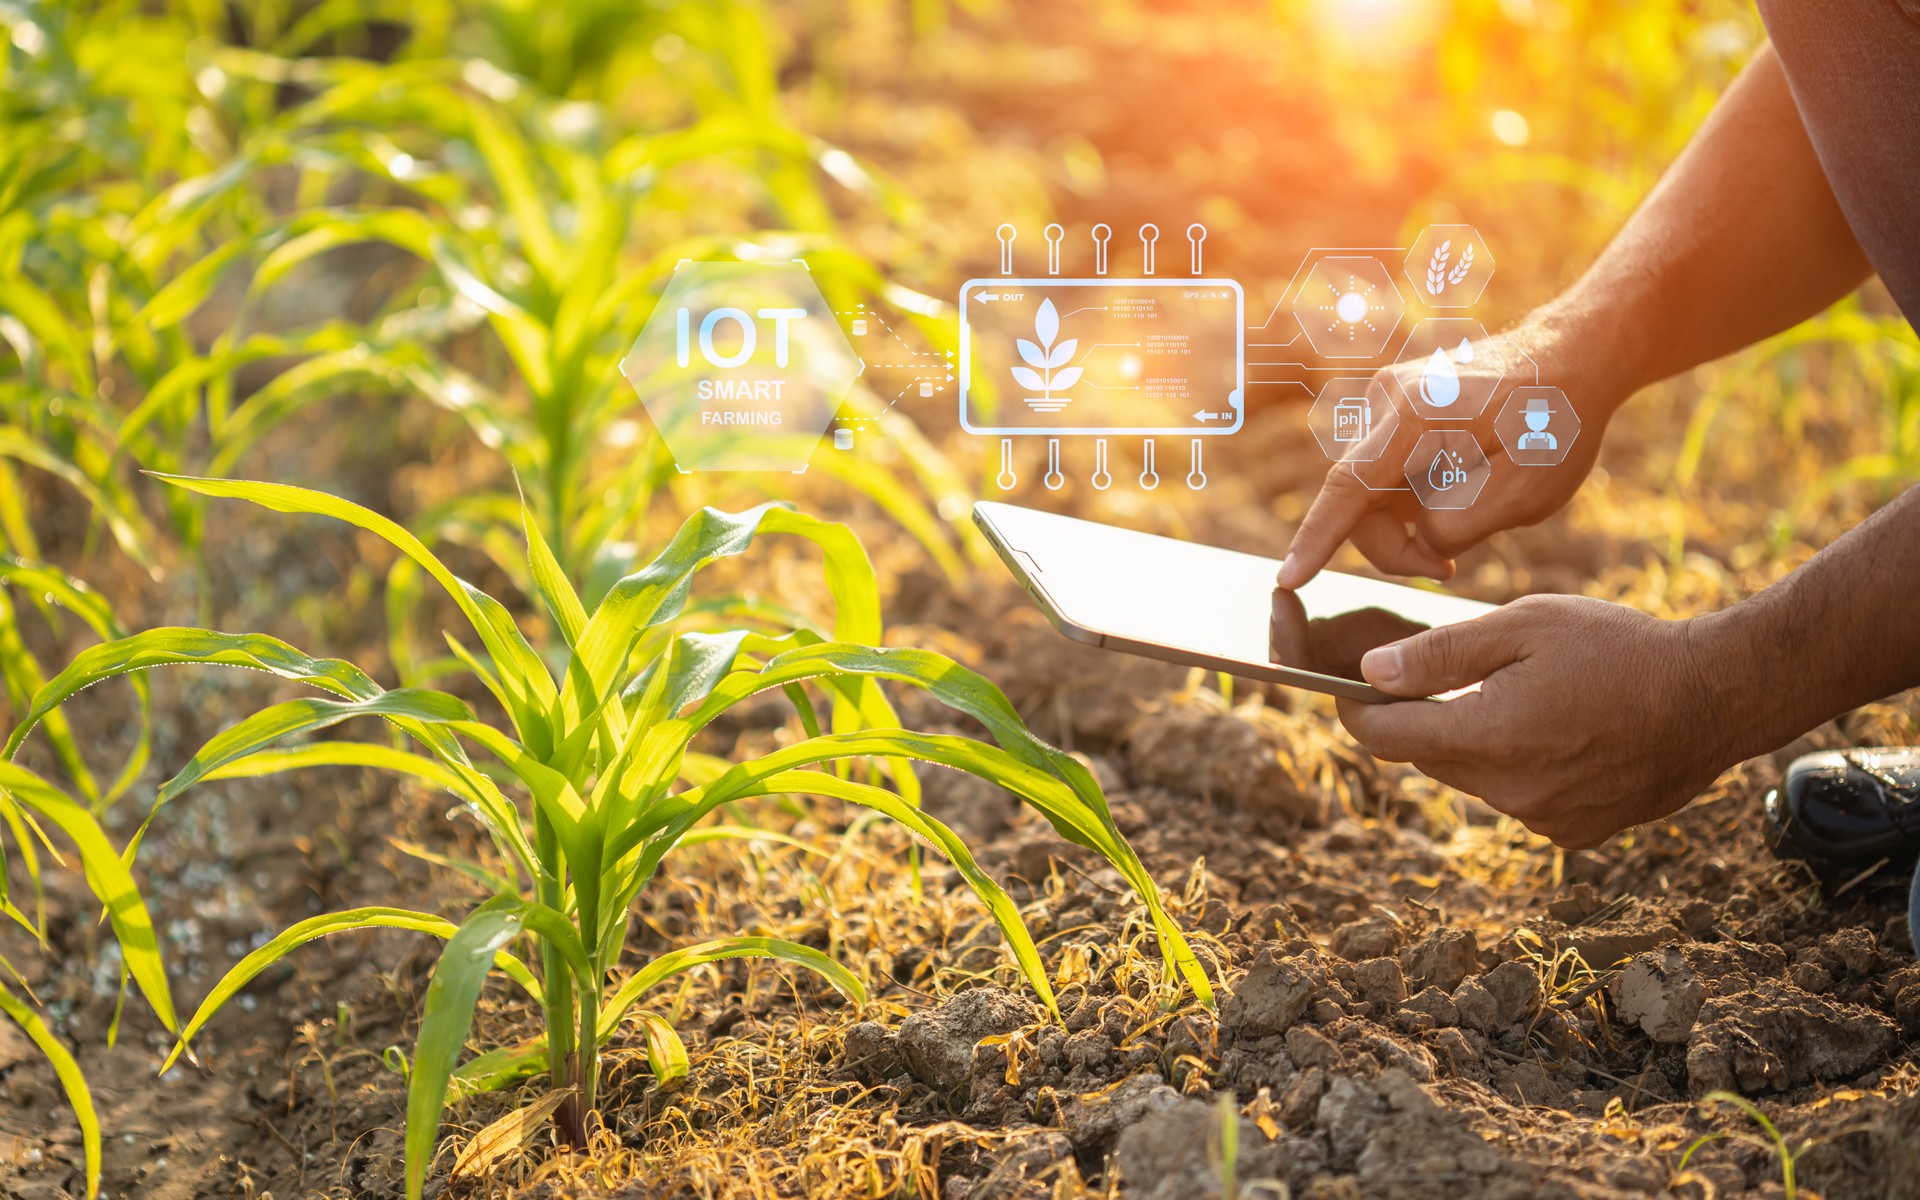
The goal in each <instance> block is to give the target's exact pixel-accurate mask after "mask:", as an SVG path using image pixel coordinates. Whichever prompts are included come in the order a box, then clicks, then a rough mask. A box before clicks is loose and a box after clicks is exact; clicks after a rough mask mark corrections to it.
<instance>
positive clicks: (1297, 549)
mask: <svg viewBox="0 0 1920 1200" xmlns="http://www.w3.org/2000/svg"><path fill="white" fill-rule="evenodd" d="M1377 495H1378V493H1375V492H1372V491H1369V490H1368V489H1367V486H1366V485H1365V484H1363V483H1361V482H1360V479H1359V477H1358V476H1356V475H1355V474H1354V473H1353V468H1352V466H1351V465H1350V464H1347V463H1335V464H1334V466H1333V469H1332V470H1330V471H1328V472H1327V479H1326V482H1325V483H1323V484H1321V485H1320V494H1319V495H1317V496H1315V497H1314V498H1313V506H1312V507H1311V508H1309V509H1308V510H1307V515H1306V516H1305V517H1304V518H1303V519H1302V520H1301V522H1300V528H1299V529H1297V530H1295V531H1294V534H1293V544H1292V545H1291V546H1289V547H1288V548H1287V558H1286V561H1285V562H1283V563H1281V564H1280V573H1279V575H1278V576H1277V577H1275V579H1274V582H1275V583H1276V584H1278V585H1279V586H1281V587H1283V588H1297V587H1299V586H1301V585H1302V584H1304V583H1306V582H1307V581H1308V580H1309V579H1312V578H1313V577H1314V576H1315V575H1317V574H1319V573H1320V568H1322V567H1324V566H1326V565H1327V562H1328V560H1330V559H1331V558H1332V557H1333V553H1334V551H1336V550H1338V549H1339V548H1340V546H1341V543H1343V542H1345V541H1346V540H1347V538H1348V537H1350V536H1351V535H1352V534H1353V531H1354V529H1355V528H1356V527H1357V526H1358V525H1359V524H1360V521H1361V518H1363V517H1365V516H1366V515H1367V512H1368V510H1370V509H1371V508H1373V507H1374V505H1375V504H1376V503H1378V500H1377V499H1376V497H1377Z"/></svg>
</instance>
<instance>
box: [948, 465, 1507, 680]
mask: <svg viewBox="0 0 1920 1200" xmlns="http://www.w3.org/2000/svg"><path fill="white" fill-rule="evenodd" d="M973 519H974V523H975V524H977V525H978V526H979V527H980V529H981V531H982V532H983V533H985V534H986V536H987V539H988V540H989V541H990V542H992V543H993V547H994V549H995V550H997V551H999V554H1000V557H1001V558H1002V559H1004V560H1005V561H1006V564H1007V566H1008V567H1009V568H1011V569H1012V571H1013V573H1014V575H1015V576H1016V577H1017V578H1018V579H1019V580H1020V582H1021V584H1022V585H1023V586H1025V588H1026V589H1027V592H1028V594H1029V595H1031V596H1032V597H1033V598H1034V600H1035V601H1036V602H1037V603H1038V604H1039V605H1040V607H1041V608H1042V609H1044V610H1045V611H1046V614H1047V617H1048V618H1049V619H1050V620H1051V621H1052V622H1053V624H1054V627H1055V628H1057V629H1059V630H1060V632H1061V633H1064V634H1066V635H1067V636H1068V637H1070V638H1072V639H1074V640H1075V641H1079V642H1086V643H1088V644H1089V645H1094V646H1103V647H1106V648H1107V649H1109V650H1118V651H1121V652H1122V653H1126V654H1138V655H1141V656H1143V657H1146V658H1157V659H1160V660H1162V661H1165V662H1171V663H1180V664H1183V665H1186V666H1193V667H1205V668H1207V669H1208V670H1215V671H1225V672H1228V673H1230V674H1233V675H1238V676H1241V677H1242V678H1247V679H1264V680H1270V681H1272V682H1274V683H1283V684H1289V685H1291V686H1294V687H1302V688H1309V689H1311V690H1313V691H1316V692H1326V693H1328V694H1330V695H1334V696H1346V697H1348V698H1350V699H1354V700H1365V701H1370V702H1376V703H1378V702H1384V701H1388V700H1395V699H1401V698H1402V697H1395V696H1389V695H1387V694H1386V693H1384V692H1379V691H1375V690H1374V689H1373V688H1372V687H1371V686H1370V685H1368V684H1367V683H1366V682H1365V680H1364V679H1363V678H1362V677H1361V674H1360V656H1361V655H1363V654H1365V653H1366V652H1367V651H1368V650H1371V649H1372V648H1373V647H1375V646H1379V645H1384V644H1385V643H1387V642H1392V641H1398V640H1399V639H1400V638H1403V637H1406V636H1408V635H1410V634H1414V633H1418V632H1419V631H1420V630H1422V629H1431V628H1433V627H1434V626H1437V625H1449V624H1452V623H1453V622H1455V621H1470V620H1472V619H1473V618H1474V617H1478V616H1482V615H1484V614H1486V613H1489V612H1492V611H1493V609H1494V606H1493V605H1491V604H1483V603H1481V602H1480V601H1478V600H1468V599H1465V598H1464V597H1460V596H1451V595H1447V594H1446V593H1444V592H1438V591H1428V590H1425V589H1422V588H1413V587H1406V586H1404V585H1401V584H1397V583H1383V582H1381V581H1380V580H1377V579H1363V578H1361V577H1360V576H1357V575H1343V574H1340V573H1339V572H1337V571H1322V572H1320V573H1319V574H1318V575H1316V576H1314V577H1313V579H1312V580H1311V581H1310V582H1308V583H1307V585H1306V586H1305V587H1302V588H1300V589H1298V590H1297V591H1283V590H1280V589H1277V588H1275V587H1274V585H1273V580H1274V576H1275V574H1276V573H1277V572H1278V571H1279V570H1280V563H1279V562H1278V561H1277V560H1275V559H1270V558H1262V557H1260V556H1259V555H1255V554H1242V553H1240V552H1238V551H1235V550H1226V549H1222V548H1220V547H1218V546H1205V545H1200V544H1199V543H1196V542H1185V541H1181V540H1180V539H1178V538H1169V537H1161V536H1159V535H1157V534H1151V533H1142V532H1140V531H1138V530H1133V529H1122V528H1119V527H1117V526H1113V525H1103V524H1101V523H1099V522H1097V521H1083V520H1080V519H1078V518H1076V517H1063V516H1060V515H1058V514H1056V513H1048V512H1040V511H1039V510H1037V509H1031V508H1021V507H1019V506H1018V505H1013V504H1001V503H997V502H992V501H982V502H980V503H978V504H976V505H974V506H973Z"/></svg>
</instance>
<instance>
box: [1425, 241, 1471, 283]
mask: <svg viewBox="0 0 1920 1200" xmlns="http://www.w3.org/2000/svg"><path fill="white" fill-rule="evenodd" d="M1452 248H1453V242H1452V240H1451V239H1449V240H1447V241H1444V242H1441V243H1440V244H1439V246H1437V247H1435V248H1434V251H1433V257H1432V258H1430V259H1428V260H1427V293H1428V294H1429V295H1433V296H1438V295H1439V294H1440V293H1441V292H1443V291H1445V290H1446V289H1447V288H1449V287H1451V286H1453V285H1454V284H1456V283H1459V282H1460V281H1461V280H1462V279H1465V278H1466V277H1467V272H1468V271H1471V270H1473V244H1472V243H1471V242H1469V243H1468V244H1467V245H1465V246H1463V247H1461V249H1460V261H1459V262H1457V263H1455V264H1454V265H1453V270H1451V271H1449V270H1447V260H1448V259H1449V258H1451V257H1452V254H1451V253H1450V251H1451V250H1452Z"/></svg>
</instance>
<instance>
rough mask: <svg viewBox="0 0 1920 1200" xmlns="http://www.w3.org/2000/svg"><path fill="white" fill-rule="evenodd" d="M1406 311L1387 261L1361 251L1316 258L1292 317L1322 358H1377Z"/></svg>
mask: <svg viewBox="0 0 1920 1200" xmlns="http://www.w3.org/2000/svg"><path fill="white" fill-rule="evenodd" d="M1406 311H1407V303H1406V301H1405V300H1403V299H1401V296H1400V291H1399V289H1398V288H1395V287H1394V286H1393V275H1392V272H1390V271H1388V270H1387V267H1386V264H1385V263H1383V262H1381V261H1380V260H1379V259H1377V258H1367V257H1365V256H1361V255H1337V256H1335V257H1332V258H1323V259H1321V260H1320V261H1318V262H1316V263H1314V264H1313V267H1312V269H1310V270H1309V271H1308V272H1307V278H1306V281H1305V282H1304V283H1302V284H1301V285H1300V294H1299V295H1298V296H1296V297H1294V301H1293V317H1294V320H1296V321H1298V322H1300V331H1301V332H1302V333H1304V334H1306V335H1307V341H1308V342H1309V343H1311V344H1312V346H1313V349H1314V352H1315V353H1316V354H1319V355H1320V356H1322V357H1323V358H1378V357H1379V356H1380V355H1381V353H1382V352H1384V351H1385V350H1386V348H1387V342H1388V341H1389V340H1390V339H1391V338H1392V337H1393V331H1394V330H1396V329H1398V328H1399V327H1400V318H1401V317H1402V316H1404V315H1405V314H1406Z"/></svg>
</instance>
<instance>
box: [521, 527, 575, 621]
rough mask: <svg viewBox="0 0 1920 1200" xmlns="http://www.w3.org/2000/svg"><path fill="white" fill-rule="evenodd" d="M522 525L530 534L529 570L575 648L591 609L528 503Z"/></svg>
mask: <svg viewBox="0 0 1920 1200" xmlns="http://www.w3.org/2000/svg"><path fill="white" fill-rule="evenodd" d="M520 528H521V530H522V531H523V532H524V533H525V534H526V539H527V569H528V571H529V572H531V573H532V575H533V582H534V586H535V587H537V588H538V589H539V590H540V599H542V600H543V601H545V602H546V605H547V611H548V612H551V613H552V614H553V619H554V620H555V621H557V622H558V623H559V625H560V636H561V637H562V638H564V639H566V643H567V646H568V648H569V649H571V648H572V647H573V646H575V645H577V644H578V643H579V641H580V635H581V634H582V633H583V632H585V630H586V628H587V610H586V609H585V608H583V607H581V604H580V596H579V594H578V593H576V592H575V591H574V590H573V584H571V583H569V582H568V581H567V575H566V572H565V571H563V570H562V569H561V567H560V560H559V559H557V558H555V557H554V556H553V547H551V546H549V545H547V539H546V537H545V536H544V535H543V534H542V533H541V532H540V524H539V522H537V521H535V520H534V519H533V514H532V513H531V512H530V511H528V510H527V508H526V506H525V504H524V503H523V504H522V505H521V508H520Z"/></svg>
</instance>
